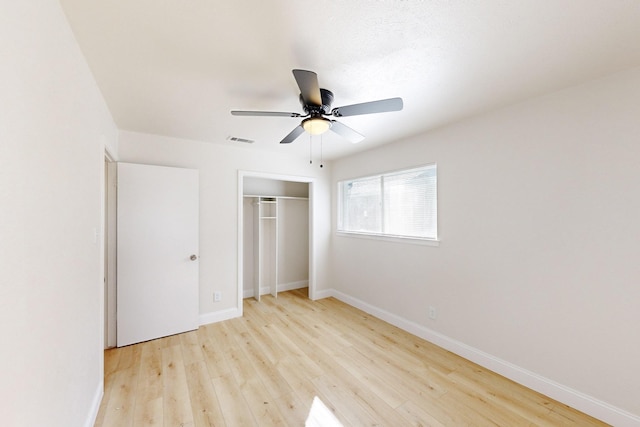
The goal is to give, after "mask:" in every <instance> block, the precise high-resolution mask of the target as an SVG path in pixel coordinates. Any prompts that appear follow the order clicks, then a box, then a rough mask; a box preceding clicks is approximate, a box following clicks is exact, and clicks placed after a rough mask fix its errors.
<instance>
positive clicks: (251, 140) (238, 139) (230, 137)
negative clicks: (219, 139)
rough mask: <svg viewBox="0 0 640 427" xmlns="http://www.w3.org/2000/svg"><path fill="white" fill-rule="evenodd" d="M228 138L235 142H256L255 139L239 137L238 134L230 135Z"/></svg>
mask: <svg viewBox="0 0 640 427" xmlns="http://www.w3.org/2000/svg"><path fill="white" fill-rule="evenodd" d="M227 140H229V141H235V142H244V143H245V144H253V143H254V142H255V141H254V140H253V139H246V138H238V137H237V136H228V137H227Z"/></svg>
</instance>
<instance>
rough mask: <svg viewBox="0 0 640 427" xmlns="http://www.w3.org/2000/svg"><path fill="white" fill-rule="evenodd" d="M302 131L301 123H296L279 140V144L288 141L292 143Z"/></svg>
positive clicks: (287, 142)
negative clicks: (292, 128) (287, 133)
mask: <svg viewBox="0 0 640 427" xmlns="http://www.w3.org/2000/svg"><path fill="white" fill-rule="evenodd" d="M303 132H304V128H303V127H302V126H301V125H298V126H297V127H296V128H295V129H294V130H292V131H291V132H290V133H289V135H287V136H285V137H284V139H283V140H282V141H280V144H290V143H292V142H293V141H295V140H296V138H297V137H299V136H300V134H301V133H303Z"/></svg>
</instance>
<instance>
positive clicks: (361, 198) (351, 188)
mask: <svg viewBox="0 0 640 427" xmlns="http://www.w3.org/2000/svg"><path fill="white" fill-rule="evenodd" d="M436 184H437V174H436V165H428V166H423V167H420V168H416V169H409V170H403V171H398V172H391V173H386V174H383V175H376V176H370V177H366V178H357V179H353V180H349V181H341V182H339V183H338V186H339V215H338V231H341V232H346V233H356V234H365V235H377V236H390V237H401V238H413V239H424V240H436V239H437V237H438V227H437V197H436V196H437V185H436Z"/></svg>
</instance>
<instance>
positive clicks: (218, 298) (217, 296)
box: [213, 292, 222, 302]
mask: <svg viewBox="0 0 640 427" xmlns="http://www.w3.org/2000/svg"><path fill="white" fill-rule="evenodd" d="M221 300H222V292H214V293H213V302H220V301H221Z"/></svg>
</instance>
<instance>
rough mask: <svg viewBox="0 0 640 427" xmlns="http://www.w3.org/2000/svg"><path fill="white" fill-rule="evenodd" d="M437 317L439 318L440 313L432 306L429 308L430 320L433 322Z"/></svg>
mask: <svg viewBox="0 0 640 427" xmlns="http://www.w3.org/2000/svg"><path fill="white" fill-rule="evenodd" d="M436 317H438V312H437V310H436V308H435V307H434V306H432V305H430V306H429V319H431V320H436Z"/></svg>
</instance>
